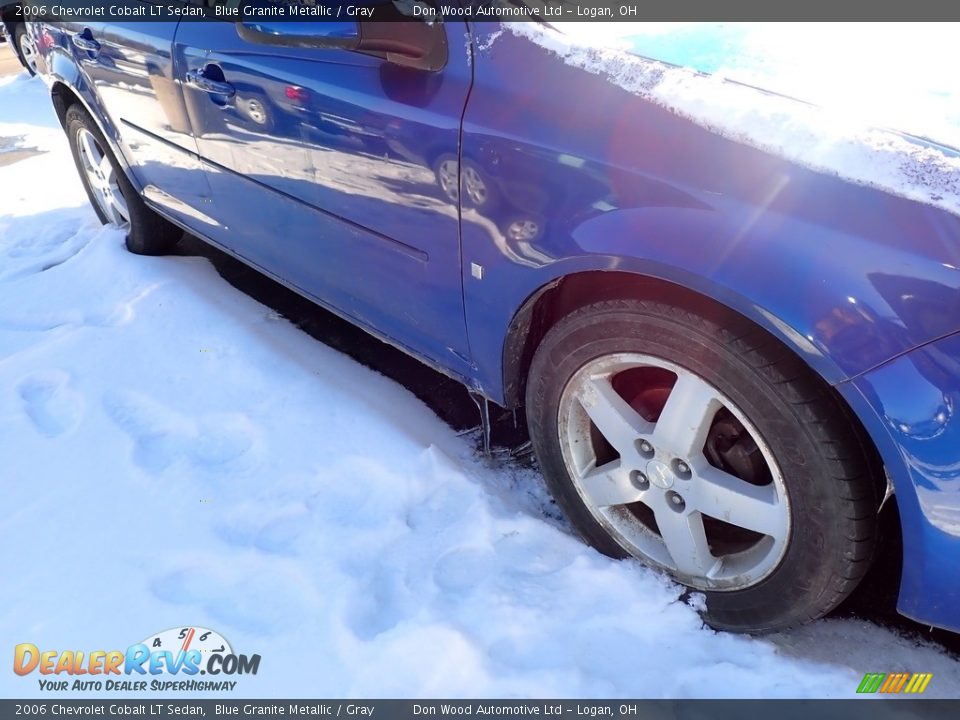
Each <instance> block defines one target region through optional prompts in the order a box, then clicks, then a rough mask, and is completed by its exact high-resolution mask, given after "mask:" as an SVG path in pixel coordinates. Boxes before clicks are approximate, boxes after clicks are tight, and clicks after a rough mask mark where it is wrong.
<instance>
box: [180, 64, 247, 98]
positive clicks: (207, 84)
mask: <svg viewBox="0 0 960 720" xmlns="http://www.w3.org/2000/svg"><path fill="white" fill-rule="evenodd" d="M186 78H187V84H188V85H190V86H192V87H195V88H197V90H202V91H203V92H205V93H210V94H211V95H226V96H227V97H233V96H234V95H236V93H237V90H236V88H234V87H233V85H231V84H230V83H228V82H223V81H221V80H211V79H210V78H208V77H207V76H206V75H204V70H188V71H187V75H186Z"/></svg>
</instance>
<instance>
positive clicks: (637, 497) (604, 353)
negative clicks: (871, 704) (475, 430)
mask: <svg viewBox="0 0 960 720" xmlns="http://www.w3.org/2000/svg"><path fill="white" fill-rule="evenodd" d="M526 403H527V416H528V424H529V429H530V435H531V439H532V440H533V444H534V448H535V450H536V452H537V457H538V458H539V460H540V463H541V467H542V469H543V472H544V476H545V477H546V481H547V484H548V485H549V487H550V489H551V491H552V492H553V495H554V497H555V498H556V500H557V502H558V504H559V505H560V506H561V507H562V508H563V510H564V511H565V513H566V514H567V517H568V518H569V519H570V521H571V522H572V524H573V525H574V527H575V528H576V529H577V530H578V531H579V532H580V534H581V535H582V536H583V537H584V539H585V540H586V541H587V542H588V543H590V544H591V545H593V546H594V547H595V548H597V549H598V550H600V551H601V552H603V553H605V554H607V555H610V556H611V557H615V558H626V557H634V558H637V559H640V560H642V561H643V562H645V563H646V564H648V565H651V566H653V567H657V568H659V569H662V570H664V571H666V572H667V573H669V574H670V575H671V576H673V577H674V578H675V579H676V580H677V581H678V582H680V583H682V584H684V585H687V586H688V587H691V588H693V589H695V590H698V591H701V592H704V593H705V595H706V611H705V619H706V620H707V622H708V623H709V624H711V625H712V626H714V627H716V628H718V629H725V630H733V631H741V632H766V631H773V630H779V629H783V628H786V627H790V626H792V625H796V624H799V623H803V622H807V621H809V620H813V619H815V618H818V617H821V616H823V615H825V614H826V613H827V612H829V611H830V610H832V609H833V608H834V607H836V606H837V605H838V604H839V603H840V602H841V601H842V600H843V599H844V598H845V597H846V596H847V595H849V593H850V592H851V591H852V590H853V589H854V588H855V587H856V585H857V583H858V582H859V581H860V579H861V578H862V577H863V575H864V573H865V572H866V570H867V568H868V566H869V563H870V560H871V558H872V555H873V548H874V543H875V535H876V510H877V505H878V492H877V484H876V483H875V481H874V478H873V476H872V474H871V473H872V470H873V466H872V461H871V459H870V458H869V457H868V456H867V454H866V451H864V450H863V446H862V445H861V443H860V441H859V438H858V435H857V433H856V431H855V429H854V428H853V427H852V426H851V424H850V422H849V421H846V420H845V419H846V418H847V417H848V416H847V414H846V413H845V412H844V410H843V408H842V407H840V406H839V403H838V401H837V400H836V399H835V398H834V396H833V395H832V393H831V391H830V389H829V387H827V386H826V385H825V384H824V383H823V382H822V381H821V380H820V379H819V378H817V377H816V376H814V375H813V374H812V372H811V371H810V370H809V369H808V368H807V367H806V366H805V365H803V363H802V362H801V361H800V360H799V359H797V358H796V357H795V356H794V355H793V354H792V353H790V352H789V350H787V349H786V348H785V347H783V346H782V345H781V344H780V343H779V342H778V341H776V340H775V339H774V338H771V337H770V336H768V335H767V334H766V333H765V332H763V331H762V330H760V329H759V328H756V327H755V326H753V325H751V324H750V323H748V322H747V321H746V320H743V319H741V318H739V317H735V318H727V319H723V320H721V319H718V318H708V317H705V316H701V315H698V314H693V313H690V312H688V311H686V310H683V309H680V308H678V307H674V306H670V305H665V304H661V303H655V302H647V301H640V300H614V301H604V302H600V303H596V304H593V305H589V306H587V307H584V308H581V309H580V310H577V311H575V312H573V313H571V314H570V315H568V316H567V317H566V318H564V319H562V320H560V321H559V322H558V323H557V324H556V325H555V326H554V327H553V328H552V329H551V330H550V332H548V333H547V335H546V337H545V338H544V340H543V342H542V343H541V344H540V346H539V348H538V350H537V352H536V354H535V356H534V359H533V362H532V364H531V368H530V373H529V379H528V383H527V396H526Z"/></svg>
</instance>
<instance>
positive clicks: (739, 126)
mask: <svg viewBox="0 0 960 720" xmlns="http://www.w3.org/2000/svg"><path fill="white" fill-rule="evenodd" d="M505 25H506V27H507V28H509V29H510V30H511V31H512V32H513V33H514V34H515V35H518V36H521V37H524V38H527V39H529V40H531V41H532V42H534V43H536V44H537V45H540V46H541V47H543V48H545V49H547V50H548V51H550V52H553V53H555V54H557V55H558V56H560V57H561V58H562V59H563V60H564V62H566V63H568V64H570V65H572V66H575V67H578V68H582V69H583V70H586V71H588V72H591V73H594V74H596V75H599V76H601V77H604V78H606V79H608V80H609V81H610V82H612V83H615V84H617V85H619V86H620V87H623V88H624V89H625V90H627V91H629V92H631V93H635V94H636V95H639V96H641V97H643V98H645V99H647V100H649V101H651V102H653V103H655V104H657V105H659V106H661V107H664V108H666V109H668V110H670V111H672V112H674V113H676V114H677V115H679V116H681V117H684V118H687V119H689V120H692V121H693V122H695V123H697V124H698V125H701V126H702V127H705V128H707V129H708V130H711V131H713V132H716V133H717V134H719V135H722V136H724V137H727V138H730V139H732V140H735V141H737V142H741V143H744V144H747V145H751V146H753V147H756V148H758V149H760V150H764V151H766V152H770V153H773V154H776V155H779V156H781V157H784V158H786V159H788V160H790V161H792V162H795V163H797V164H799V165H803V166H805V167H808V168H810V169H813V170H816V171H819V172H823V173H827V174H830V175H835V176H838V177H842V178H844V179H846V180H848V181H850V182H853V183H857V184H860V185H866V186H869V187H873V188H878V189H880V190H884V191H886V192H889V193H892V194H894V195H899V196H902V197H906V198H909V199H911V200H916V201H918V202H922V203H925V204H929V205H933V206H935V207H939V208H941V209H944V210H947V211H949V212H953V213H957V214H960V152H958V151H957V150H956V149H955V148H960V93H958V92H957V85H956V82H955V80H954V79H953V78H951V77H950V74H951V73H952V70H951V68H954V67H956V63H957V61H960V57H958V54H960V51H958V50H957V45H956V43H955V42H954V41H953V39H952V38H949V37H948V36H946V35H945V32H946V31H947V29H948V28H947V27H946V26H941V27H939V28H937V27H936V26H930V27H926V28H921V29H917V30H911V32H910V33H904V32H902V31H900V30H899V29H897V28H893V27H886V28H885V27H883V25H879V26H868V27H866V28H862V27H861V26H860V25H859V24H858V25H857V27H856V29H855V30H851V29H850V27H849V26H848V27H846V28H844V27H843V26H842V24H841V25H839V26H831V25H824V24H817V25H816V26H815V27H814V28H813V29H808V30H806V31H804V30H802V29H798V28H797V27H794V26H793V25H794V24H792V23H790V24H787V25H785V26H778V25H758V26H734V27H732V28H728V27H726V26H722V25H721V26H716V25H707V26H706V27H704V26H700V25H695V26H686V25H681V26H679V27H678V25H677V24H676V23H673V24H666V25H665V26H664V25H658V24H655V23H642V24H633V23H570V24H569V25H568V24H564V26H563V29H564V32H559V31H558V30H556V29H553V28H550V27H547V26H543V25H536V24H534V23H505ZM904 36H909V37H912V38H916V41H917V42H914V43H912V44H909V45H908V46H906V47H905V46H904V44H905V43H906V39H905V37H904ZM811 47H815V48H816V51H815V52H811ZM894 49H896V51H895V50H894ZM831 50H833V52H831ZM867 50H869V51H870V52H867ZM634 53H638V54H634ZM858 53H859V54H858ZM911 53H913V54H911ZM917 53H919V55H917ZM644 55H648V56H649V57H652V58H656V59H649V58H648V57H645V56H644ZM658 61H659V62H658ZM667 62H669V63H673V64H671V65H667V64H664V63H667ZM675 65H680V66H675ZM683 65H687V67H684V66H683ZM706 73H709V74H706ZM746 83H750V84H746ZM755 86H756V87H755ZM758 87H761V88H763V90H760V89H758ZM765 91H769V92H765ZM774 93H782V94H774ZM784 95H791V96H792V97H785V96H784ZM793 97H796V98H799V100H798V99H793ZM800 100H804V101H806V102H800ZM810 103H814V104H810ZM885 123H887V124H885ZM887 127H895V128H896V129H897V130H898V131H902V132H908V133H911V134H918V135H921V136H924V137H926V139H927V140H929V141H932V142H927V141H922V140H920V139H918V138H911V137H907V136H905V135H903V134H902V132H895V131H893V130H890V129H886V128H887Z"/></svg>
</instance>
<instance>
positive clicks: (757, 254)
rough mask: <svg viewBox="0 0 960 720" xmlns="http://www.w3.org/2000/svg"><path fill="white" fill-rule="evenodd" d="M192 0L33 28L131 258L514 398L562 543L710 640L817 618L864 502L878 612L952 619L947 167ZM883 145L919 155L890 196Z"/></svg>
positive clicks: (955, 595) (956, 362)
mask: <svg viewBox="0 0 960 720" xmlns="http://www.w3.org/2000/svg"><path fill="white" fill-rule="evenodd" d="M171 1H172V2H173V4H176V0H171ZM208 4H209V7H210V8H211V10H214V9H216V8H217V7H218V6H219V7H220V8H221V9H220V10H219V11H218V12H221V13H223V16H224V18H225V21H223V22H203V23H200V22H180V21H177V20H176V19H173V20H171V21H169V22H149V23H137V22H114V21H111V22H76V23H71V22H58V23H36V24H33V25H32V26H31V27H30V32H31V39H32V41H33V45H34V46H35V47H36V48H37V52H38V59H37V62H38V67H39V69H40V71H41V73H42V74H43V76H44V77H45V79H46V81H47V83H48V84H49V86H50V89H51V97H52V101H53V105H54V107H55V108H56V111H57V114H58V115H59V117H60V120H61V123H62V124H63V127H64V129H65V131H66V133H67V136H68V138H69V142H70V145H71V148H72V150H73V155H74V158H75V161H76V166H77V170H78V171H79V174H80V176H81V178H82V179H83V182H84V184H85V186H86V189H87V192H88V195H89V197H90V201H91V203H92V205H93V207H94V209H95V210H96V212H97V214H98V216H99V217H100V219H101V220H102V221H103V222H104V223H108V224H112V225H114V226H117V227H119V228H122V229H123V230H124V231H125V232H126V234H127V247H128V248H129V249H130V250H131V251H132V252H135V253H144V254H155V253H163V252H166V251H168V250H170V248H171V247H172V246H173V245H174V244H175V243H176V242H177V241H178V239H179V237H180V236H181V235H182V232H183V231H184V230H186V231H188V232H189V233H191V234H192V235H195V236H197V237H200V238H202V239H204V240H205V241H207V242H209V243H211V244H213V245H215V246H217V247H219V248H221V249H223V250H224V251H226V252H228V253H231V254H232V255H234V256H236V257H237V258H239V259H241V260H243V261H244V262H246V263H248V264H250V265H251V266H253V267H256V268H258V269H259V270H261V271H262V272H264V273H266V274H268V275H270V276H271V277H273V278H275V279H277V280H278V281H280V282H282V283H284V284H286V285H287V286H289V287H291V288H293V289H294V290H296V291H297V292H299V293H301V294H303V295H304V296H306V297H308V298H310V299H311V300H313V301H315V302H316V303H318V304H319V305H322V306H324V307H326V308H328V309H330V310H332V311H333V312H336V313H338V314H340V315H342V316H343V317H345V318H348V319H349V320H351V321H352V322H354V323H356V324H358V325H360V326H361V327H363V328H365V329H367V330H368V331H369V332H371V333H373V334H375V335H376V336H378V337H381V338H383V339H385V340H386V341H387V342H390V343H392V344H394V345H396V346H397V347H400V348H402V349H403V350H405V351H407V352H409V353H410V354H412V355H414V356H416V357H417V358H419V359H421V360H422V361H423V362H425V363H428V364H430V365H431V366H434V367H436V368H437V369H439V370H440V371H442V372H444V373H446V374H447V375H449V376H451V377H453V378H456V379H457V380H459V381H461V382H462V383H463V384H464V385H466V386H467V387H468V389H469V390H470V391H471V392H473V393H474V394H475V395H476V396H477V397H478V398H481V399H482V402H484V403H485V402H488V401H489V402H493V403H497V404H499V405H502V406H504V407H507V408H521V407H522V408H524V409H525V415H526V419H527V423H528V427H529V433H530V437H531V439H532V443H533V446H534V449H535V451H536V455H537V458H538V460H539V464H540V467H541V469H542V471H543V474H544V477H545V479H546V482H547V483H548V485H549V487H550V489H551V491H552V493H553V495H554V497H555V498H556V501H557V503H558V504H559V505H560V507H561V508H562V509H563V511H564V512H565V513H566V515H567V517H568V518H569V520H570V522H571V524H572V525H573V526H574V527H575V528H576V529H577V530H578V531H579V533H580V534H581V535H582V537H583V539H584V540H585V541H586V542H588V543H590V544H591V545H593V546H594V547H595V548H597V549H598V550H599V551H601V552H603V553H606V554H607V555H610V556H613V557H617V558H636V559H638V560H640V561H642V562H643V563H646V564H647V565H649V566H651V567H654V568H658V569H660V570H662V571H663V572H664V573H666V574H668V575H669V576H671V577H672V578H674V579H675V580H676V581H677V582H679V583H682V584H683V585H686V586H688V587H690V588H692V589H693V590H695V591H698V592H702V593H704V595H705V597H706V609H705V618H706V620H707V621H708V622H709V623H710V624H711V625H713V626H714V627H717V628H722V629H727V630H734V631H743V632H764V631H771V630H777V629H781V628H784V627H788V626H791V625H795V624H798V623H803V622H806V621H810V620H812V619H815V618H818V617H821V616H823V615H825V614H826V613H828V612H830V611H831V610H832V609H833V608H835V607H836V606H837V605H838V604H839V603H840V602H841V601H842V600H843V599H844V598H845V597H846V596H847V595H849V594H850V593H851V592H852V591H853V589H854V588H855V587H856V586H857V584H858V583H859V582H860V580H861V579H862V578H863V577H864V575H865V573H866V572H867V570H868V568H869V567H870V564H871V562H873V561H874V559H875V558H874V555H875V548H876V547H877V543H878V532H879V530H878V526H879V523H878V515H879V512H880V510H881V507H889V508H893V509H894V511H895V512H897V513H899V520H900V527H901V528H902V545H903V553H904V563H903V573H902V579H901V586H900V598H899V609H900V611H901V612H902V613H903V614H905V615H907V616H909V617H912V618H915V619H917V620H920V621H922V622H924V623H927V624H931V625H938V626H941V627H945V628H950V629H953V630H960V571H958V570H960V568H958V562H960V560H958V559H960V416H958V415H957V411H958V409H960V334H958V331H960V270H958V268H960V217H958V215H957V208H956V207H954V206H951V205H950V203H951V202H953V200H952V199H951V198H955V197H956V195H957V193H958V190H957V188H958V187H960V183H958V182H957V180H956V177H957V176H956V175H951V174H950V173H951V172H953V170H952V169H951V168H954V169H955V168H956V167H957V164H956V163H957V155H956V153H955V152H953V151H952V150H950V148H949V147H946V146H943V145H937V144H935V143H932V142H929V141H921V140H919V139H917V138H915V137H909V136H906V135H902V134H897V133H892V132H891V133H889V134H888V135H885V136H884V138H885V140H884V142H882V143H880V142H878V143H876V158H877V159H878V160H877V162H878V163H880V164H879V165H878V167H880V170H878V171H877V173H876V177H874V176H873V175H869V174H868V175H867V176H862V177H852V178H851V177H844V176H843V175H842V173H839V172H836V171H835V168H834V167H833V166H832V165H831V163H832V162H833V161H834V160H835V159H836V158H835V157H834V156H832V155H830V154H826V155H823V156H818V155H816V154H815V153H813V154H811V156H810V157H806V156H791V154H790V153H789V152H787V151H784V150H783V148H780V147H779V146H778V143H777V142H775V141H770V142H763V141H762V138H761V139H760V140H757V138H756V137H751V136H749V133H746V134H743V133H738V132H737V131H736V128H733V129H731V128H730V127H728V126H726V125H725V124H724V121H723V118H722V117H715V115H711V112H714V113H715V111H716V108H717V106H716V105H714V104H712V103H709V102H708V103H700V104H701V105H704V104H705V105H706V106H707V107H706V109H705V110H704V113H703V115H702V116H698V112H699V111H698V110H697V107H698V105H697V103H698V97H697V96H696V94H694V95H693V96H690V95H689V93H688V95H687V100H686V102H687V104H684V102H681V101H679V100H678V102H677V104H674V105H671V102H672V101H671V100H670V98H671V95H670V92H673V91H671V90H670V88H677V87H680V88H681V89H682V88H688V89H689V88H691V87H692V88H694V89H696V88H697V87H702V88H703V89H704V92H707V91H708V90H709V91H710V92H713V91H714V90H716V88H717V87H719V85H718V83H716V82H713V81H712V80H711V79H710V77H709V76H708V75H704V74H703V73H694V72H690V71H686V70H684V71H682V72H683V73H685V74H684V75H676V74H675V73H676V72H678V70H677V68H675V67H674V66H673V65H669V64H663V63H656V62H652V61H649V60H645V59H643V58H641V57H639V56H638V55H637V54H636V53H637V52H639V51H638V50H637V48H636V47H633V52H634V54H632V55H631V54H630V52H631V49H630V48H629V47H628V48H627V49H625V50H620V51H617V52H616V53H614V52H612V51H611V53H603V52H599V51H597V52H594V51H592V50H590V49H589V48H587V49H585V50H584V49H583V48H580V49H577V47H578V46H575V45H570V44H565V43H566V41H565V40H564V39H563V35H562V32H561V31H558V30H557V29H550V28H546V27H543V26H540V25H534V24H527V25H523V26H517V27H500V26H499V24H498V23H491V22H485V23H479V22H478V23H473V22H469V21H465V20H458V19H450V18H448V19H447V20H446V21H445V22H439V21H432V20H435V19H436V18H431V21H427V20H416V19H411V18H410V17H409V16H408V15H402V14H400V13H401V12H402V10H403V8H401V9H398V6H399V4H398V6H395V5H393V4H392V3H382V4H379V5H378V4H377V3H366V4H364V3H360V5H365V6H376V7H377V10H378V12H379V13H380V15H378V16H377V17H378V21H376V22H370V21H368V20H367V19H364V18H362V17H361V18H360V19H357V20H353V19H351V20H343V19H341V20H339V21H327V22H321V21H316V22H313V21H308V22H297V23H290V22H275V21H273V20H271V19H270V17H269V16H267V15H266V14H265V13H261V15H257V14H256V12H255V11H256V10H257V8H261V9H262V7H263V4H261V5H253V4H244V5H241V6H240V7H241V8H250V9H251V12H250V13H249V15H243V16H241V17H240V20H241V21H240V22H233V21H227V20H233V19H234V18H232V17H231V16H230V13H231V12H233V11H235V10H236V6H235V4H234V5H221V4H220V3H215V2H213V1H212V0H211V1H210V2H209V3H208ZM290 4H291V5H295V4H296V3H290ZM148 5H150V3H147V2H140V0H126V2H125V4H124V7H128V8H130V10H131V16H135V15H133V13H134V11H136V9H137V8H139V7H141V6H144V7H146V6H148ZM406 5H410V4H409V3H407V4H406ZM184 7H186V5H185V6H184ZM406 12H408V13H409V7H407V8H406ZM383 20H386V21H383ZM561 30H562V29H561ZM671 47H672V48H673V49H674V50H676V48H677V47H678V46H669V45H668V46H667V48H666V49H670V48H671ZM695 49H696V48H695V47H694V50H695ZM693 55H695V53H693ZM691 57H692V56H691ZM691 57H678V58H666V59H667V60H670V59H673V60H675V61H676V62H678V63H681V64H695V63H693V62H691ZM693 59H695V58H693ZM700 69H701V70H707V71H709V70H710V69H711V68H709V67H704V68H700ZM681 81H682V82H681ZM697 83H708V84H701V85H698V84H697ZM709 83H712V84H709ZM723 87H724V88H725V89H724V90H723V91H722V92H723V93H734V96H735V97H736V98H748V99H750V100H749V102H754V101H755V102H757V103H766V102H775V103H784V104H785V105H782V107H788V106H790V107H792V105H790V104H795V105H796V107H797V108H800V107H801V105H800V104H799V103H795V101H792V100H789V99H788V98H784V97H782V96H772V95H770V94H768V93H763V92H760V91H758V90H756V89H755V88H748V87H746V86H743V85H739V84H737V83H726V84H723ZM678 97H679V96H678ZM748 104H749V103H748ZM778 107H780V106H778ZM808 111H809V112H812V111H810V110H809V109H807V110H803V111H801V110H799V109H798V110H797V112H798V113H799V114H798V117H802V116H803V113H804V112H808ZM790 112H792V111H790ZM711 118H712V119H711ZM781 130H782V128H779V127H769V128H767V129H766V131H765V132H768V133H773V134H772V135H770V137H773V138H776V133H777V132H780V131H781ZM890 148H894V149H897V148H915V149H916V148H919V149H918V150H917V151H916V152H917V153H918V154H917V155H915V156H914V155H911V154H910V153H911V152H912V151H910V150H905V151H904V152H905V153H906V155H903V157H905V158H907V159H910V158H913V159H915V160H916V161H917V162H919V163H921V165H920V166H919V167H921V169H922V170H923V172H920V173H915V175H916V176H917V177H918V178H919V180H918V182H919V185H918V187H919V189H917V190H915V191H910V192H900V185H899V184H898V183H899V180H898V178H899V179H902V177H901V176H903V175H906V176H911V172H912V171H911V170H910V167H912V166H910V167H908V163H906V161H904V162H900V158H901V156H900V155H897V156H896V157H895V158H894V160H895V162H893V163H892V164H891V163H890V162H887V161H888V160H889V159H890V157H891V156H890V152H892V151H891V150H890ZM897 152H899V151H897ZM884 153H887V154H886V155H884ZM801 155H802V154H801ZM931 157H932V158H934V159H935V160H936V163H935V167H933V168H932V169H930V168H924V166H923V165H922V163H923V162H927V161H928V160H929V158H931ZM917 158H919V159H917ZM925 158H926V160H925ZM883 163H886V164H885V165H884V164H883ZM905 163H906V164H905ZM951 163H953V164H952V165H951ZM905 168H906V169H905ZM898 173H899V174H898ZM924 173H926V174H924ZM931 173H932V174H931ZM931 178H933V179H932V180H931ZM951 178H953V179H952V182H953V183H954V184H953V186H952V190H951V186H950V182H951ZM908 179H909V178H908ZM941 186H942V187H941ZM944 188H945V189H944ZM951 191H952V192H953V195H952V196H951V195H950V192H951ZM884 560H889V559H884Z"/></svg>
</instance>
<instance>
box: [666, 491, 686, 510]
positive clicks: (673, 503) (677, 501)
mask: <svg viewBox="0 0 960 720" xmlns="http://www.w3.org/2000/svg"><path fill="white" fill-rule="evenodd" d="M667 502H669V503H670V509H671V510H676V511H677V512H683V511H684V510H685V509H686V507H687V503H686V502H684V499H683V498H682V497H680V494H679V493H675V492H674V491H673V490H671V491H670V492H668V493H667Z"/></svg>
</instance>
